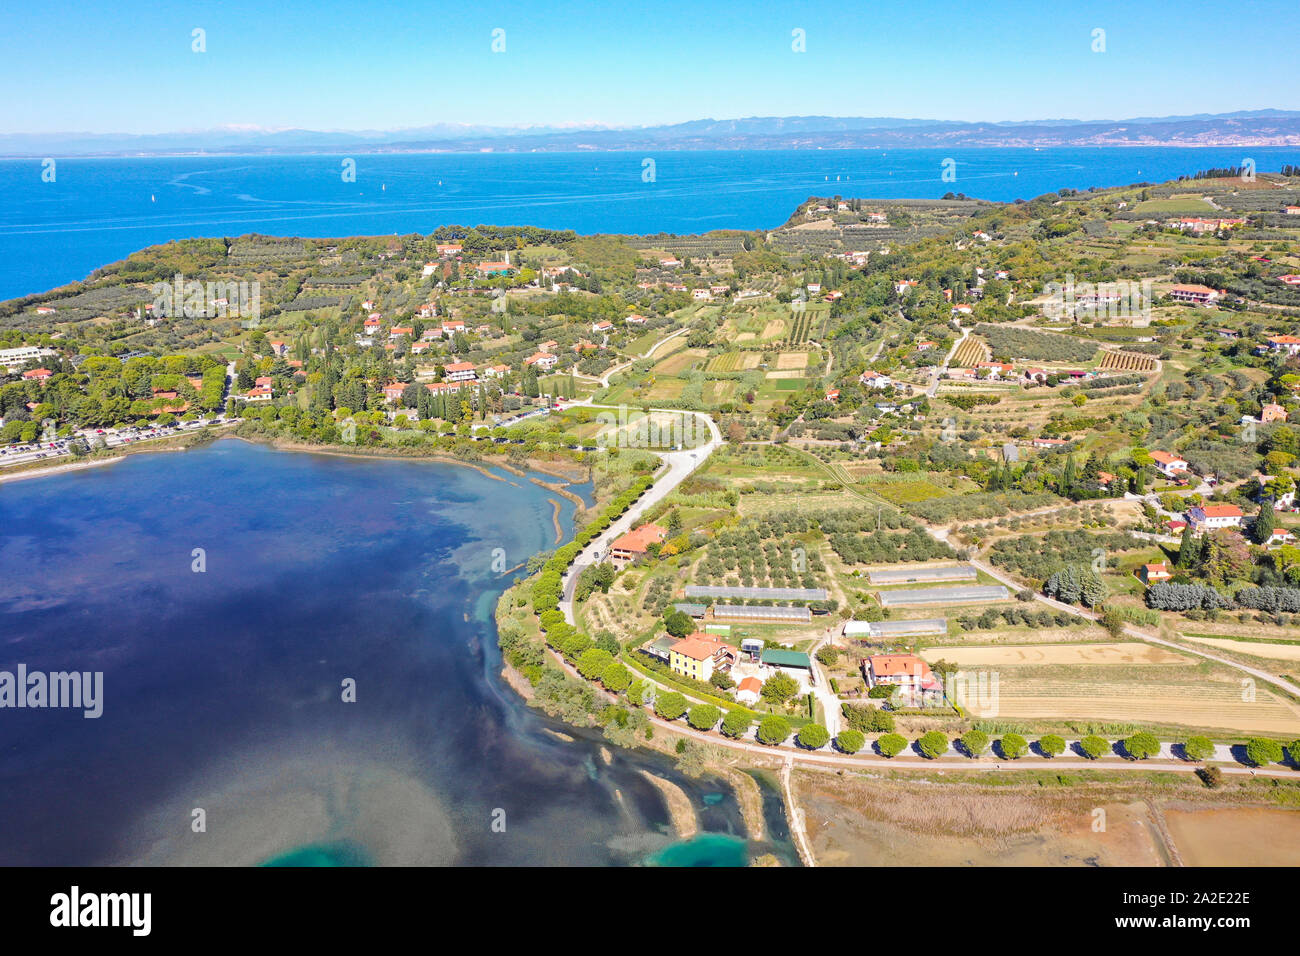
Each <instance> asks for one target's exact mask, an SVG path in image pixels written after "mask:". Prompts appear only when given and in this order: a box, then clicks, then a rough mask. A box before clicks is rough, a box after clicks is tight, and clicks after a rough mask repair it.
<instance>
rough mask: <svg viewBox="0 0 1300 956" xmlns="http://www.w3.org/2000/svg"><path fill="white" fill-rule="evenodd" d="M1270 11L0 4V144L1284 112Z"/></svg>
mask: <svg viewBox="0 0 1300 956" xmlns="http://www.w3.org/2000/svg"><path fill="white" fill-rule="evenodd" d="M1294 14H1295V9H1294V4H1293V3H1275V2H1259V3H1251V4H1249V5H1241V4H1224V3H1221V2H1220V3H1214V4H1210V3H1201V2H1199V0H1188V2H1181V3H1167V2H1159V3H1139V2H1131V0H1130V2H1110V0H1103V2H1088V3H1078V2H1076V3H1069V4H1054V3H1052V2H1050V0H1049V2H1042V0H1039V2H1027V3H972V2H969V0H966V2H925V0H918V2H893V0H868V2H856V3H855V2H844V0H838V2H834V3H830V2H785V3H777V2H763V0H758V2H754V0H746V2H736V0H721V2H708V0H696V2H681V0H636V2H634V3H627V2H625V0H613V2H608V0H606V2H590V0H550V2H528V3H506V2H462V3H435V2H430V0H423V2H418V3H417V2H408V0H397V2H392V3H375V4H371V3H367V2H362V0H350V2H335V0H317V2H304V0H275V2H266V0H263V2H258V3H254V2H243V0H236V2H225V3H221V4H215V3H186V2H167V0H152V2H151V0H119V2H116V3H113V4H104V3H89V2H76V0H74V2H71V3H63V4H54V5H51V4H24V3H12V2H11V3H7V4H5V7H4V10H3V12H0V89H3V90H5V91H6V95H5V96H4V97H0V132H53V131H70V130H76V131H83V130H84V131H92V132H110V131H111V132H135V133H138V132H161V131H175V130H190V129H207V128H211V127H215V126H223V125H251V126H262V127H273V128H279V127H304V128H313V129H392V128H397V127H407V126H420V125H425V124H431V123H439V122H447V123H483V124H490V125H519V124H551V125H560V124H568V123H591V122H595V123H606V124H611V125H639V124H658V123H669V122H678V121H683V120H688V119H697V118H701V117H714V118H729V117H738V116H755V115H761V116H777V115H795V114H827V115H840V116H909V117H924V118H936V119H962V120H1024V119H1039V118H1054V117H1068V118H1081V119H1089V118H1111V119H1115V118H1123V117H1130V116H1160V115H1168V114H1175V113H1199V112H1226V111H1230V110H1237V109H1256V108H1263V107H1275V108H1282V109H1296V108H1300V86H1298V85H1297V84H1296V82H1295V80H1296V74H1297V70H1296V68H1295V65H1294V64H1295V60H1296V57H1295V53H1294V39H1295V30H1294V27H1293V26H1287V25H1288V24H1292V25H1293V24H1294V22H1295V20H1294ZM195 28H202V29H203V30H205V31H206V42H207V52H205V53H194V52H192V51H191V31H192V30H193V29H195ZM496 28H502V29H504V30H505V31H506V34H505V39H506V50H505V52H504V53H500V54H494V53H493V52H492V51H491V43H492V31H493V29H496ZM1096 28H1101V29H1103V30H1105V31H1106V36H1105V40H1106V50H1105V52H1104V53H1095V52H1093V51H1092V44H1093V37H1092V31H1093V30H1094V29H1096ZM795 29H801V30H803V31H805V35H806V52H804V53H795V52H793V51H792V49H791V44H792V31H793V30H795Z"/></svg>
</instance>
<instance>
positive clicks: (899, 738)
mask: <svg viewBox="0 0 1300 956" xmlns="http://www.w3.org/2000/svg"><path fill="white" fill-rule="evenodd" d="M876 746H877V747H878V748H879V749H880V752H881V753H882V754H883V755H884V756H886V757H897V756H898V755H899V754H901V753H902V752H903V751H904V750H905V749H906V748H907V738H906V737H904V736H903V735H902V734H885V735H884V736H883V737H881V738H880V739H879V740H877V741H876Z"/></svg>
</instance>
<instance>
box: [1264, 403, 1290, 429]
mask: <svg viewBox="0 0 1300 956" xmlns="http://www.w3.org/2000/svg"><path fill="white" fill-rule="evenodd" d="M1259 420H1260V421H1261V422H1262V423H1263V424H1265V425H1267V424H1269V423H1271V422H1284V421H1286V409H1285V408H1283V407H1282V406H1281V405H1265V406H1264V408H1263V409H1262V410H1261V411H1260V413H1259Z"/></svg>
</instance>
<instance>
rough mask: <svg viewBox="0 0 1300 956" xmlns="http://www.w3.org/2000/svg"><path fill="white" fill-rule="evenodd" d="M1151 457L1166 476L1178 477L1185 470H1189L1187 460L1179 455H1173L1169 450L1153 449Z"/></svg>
mask: <svg viewBox="0 0 1300 956" xmlns="http://www.w3.org/2000/svg"><path fill="white" fill-rule="evenodd" d="M1151 458H1152V460H1153V461H1155V463H1156V468H1158V469H1159V470H1160V473H1161V474H1162V475H1164V476H1165V477H1166V478H1176V477H1178V476H1179V475H1181V474H1182V473H1183V472H1185V471H1187V462H1185V461H1183V459H1181V458H1179V457H1178V456H1177V455H1171V454H1170V453H1169V452H1167V451H1153V452H1152V453H1151Z"/></svg>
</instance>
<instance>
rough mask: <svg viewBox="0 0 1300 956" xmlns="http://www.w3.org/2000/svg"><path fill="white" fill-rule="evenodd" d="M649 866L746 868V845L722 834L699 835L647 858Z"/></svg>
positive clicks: (737, 839)
mask: <svg viewBox="0 0 1300 956" xmlns="http://www.w3.org/2000/svg"><path fill="white" fill-rule="evenodd" d="M646 864H647V865H648V866H690V867H715V866H720V867H734V866H748V865H749V844H748V843H747V842H746V841H745V840H742V839H741V838H740V837H735V836H730V835H728V834H725V833H701V834H700V835H699V836H695V837H691V839H689V840H683V841H682V842H680V843H673V844H671V845H669V846H666V847H664V848H663V849H662V850H659V851H658V852H656V853H652V854H651V855H650V856H649V857H647V858H646Z"/></svg>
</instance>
